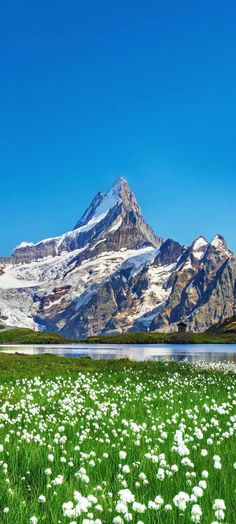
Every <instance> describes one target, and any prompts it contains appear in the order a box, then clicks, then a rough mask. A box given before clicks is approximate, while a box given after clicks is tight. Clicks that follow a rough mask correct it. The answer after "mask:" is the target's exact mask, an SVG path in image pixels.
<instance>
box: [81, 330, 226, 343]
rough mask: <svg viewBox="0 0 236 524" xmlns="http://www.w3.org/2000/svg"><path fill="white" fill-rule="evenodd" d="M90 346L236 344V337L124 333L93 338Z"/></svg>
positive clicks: (197, 334) (200, 334) (198, 334)
mask: <svg viewBox="0 0 236 524" xmlns="http://www.w3.org/2000/svg"><path fill="white" fill-rule="evenodd" d="M86 342H88V343H90V344H236V335H235V334H231V333H229V334H228V333H226V334H222V335H217V334H214V333H153V332H148V333H122V334H120V335H114V336H102V335H99V336H93V337H89V338H88V339H87V340H86Z"/></svg>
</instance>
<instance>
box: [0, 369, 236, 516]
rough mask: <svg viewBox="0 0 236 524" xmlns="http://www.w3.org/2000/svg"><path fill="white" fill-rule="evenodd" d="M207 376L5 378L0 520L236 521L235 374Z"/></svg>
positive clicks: (201, 372) (182, 372)
mask: <svg viewBox="0 0 236 524" xmlns="http://www.w3.org/2000/svg"><path fill="white" fill-rule="evenodd" d="M65 368H66V364H65ZM210 368H211V371H210V370H209V369H208V366H207V365H203V364H198V365H196V366H194V365H192V366H190V365H188V364H186V363H182V364H179V365H178V364H174V363H167V362H166V363H152V364H149V365H148V367H147V366H146V368H145V367H144V366H143V365H138V364H137V365H136V368H134V370H132V368H131V367H130V368H128V367H127V368H126V369H123V370H118V369H119V368H117V371H116V370H104V371H94V372H92V371H90V372H89V371H86V372H82V371H75V370H74V371H73V372H71V373H70V372H68V371H66V369H65V370H63V366H62V367H61V369H60V372H59V374H58V371H53V369H51V371H50V376H48V377H47V376H45V373H44V372H42V371H38V375H37V376H35V377H32V375H31V376H30V373H29V372H28V374H27V373H26V374H25V376H24V378H18V379H10V378H9V379H8V380H7V381H6V382H5V383H4V382H3V379H1V384H0V393H1V395H0V413H1V417H0V418H1V422H0V494H1V495H0V501H1V504H0V521H1V522H2V523H4V522H6V523H7V524H27V523H29V524H30V523H31V524H43V523H44V522H46V523H49V522H50V524H58V523H61V524H72V523H73V524H74V523H77V524H111V523H112V524H125V523H126V522H133V523H134V524H138V523H139V524H141V523H143V524H153V523H154V522H157V523H159V524H175V523H176V522H183V523H184V524H187V523H192V522H193V523H200V524H201V523H202V524H213V523H214V524H216V523H218V524H222V523H224V522H225V523H228V524H233V522H234V519H235V505H236V492H235V478H236V455H235V449H236V440H235V431H236V410H235V406H236V387H235V372H236V369H235V368H233V366H231V368H230V369H228V370H227V367H226V366H224V365H221V366H216V367H215V368H214V366H213V365H211V366H210ZM57 370H58V368H57ZM230 370H231V371H230ZM233 371H234V374H233ZM16 509H17V511H16Z"/></svg>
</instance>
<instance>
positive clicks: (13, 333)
mask: <svg viewBox="0 0 236 524" xmlns="http://www.w3.org/2000/svg"><path fill="white" fill-rule="evenodd" d="M70 342H74V341H73V340H70V339H68V338H65V337H62V336H61V335H60V334H58V333H47V332H43V331H33V330H32V329H28V328H13V329H9V330H7V331H0V344H68V343H70Z"/></svg>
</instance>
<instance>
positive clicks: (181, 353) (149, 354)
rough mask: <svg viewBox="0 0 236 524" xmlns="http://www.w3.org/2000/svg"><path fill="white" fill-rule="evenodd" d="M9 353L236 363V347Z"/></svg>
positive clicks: (22, 349) (49, 348)
mask: <svg viewBox="0 0 236 524" xmlns="http://www.w3.org/2000/svg"><path fill="white" fill-rule="evenodd" d="M1 350H3V351H4V352H6V353H16V352H17V353H24V354H26V355H38V354H40V355H42V354H45V353H52V354H54V355H58V356H62V357H72V358H80V357H90V358H93V359H101V358H107V359H117V358H122V357H129V358H131V359H133V360H163V359H164V360H173V359H174V360H176V361H181V360H184V359H187V360H188V361H189V362H192V361H194V360H204V361H207V362H222V361H227V362H235V363H236V344H161V345H158V344H152V345H144V344H132V345H128V344H127V345H126V344H125V345H115V344H114V345H113V344H109V345H108V344H93V345H91V344H89V345H85V344H84V345H83V344H76V345H60V346H59V345H55V346H54V345H37V346H28V345H27V346H2V347H1Z"/></svg>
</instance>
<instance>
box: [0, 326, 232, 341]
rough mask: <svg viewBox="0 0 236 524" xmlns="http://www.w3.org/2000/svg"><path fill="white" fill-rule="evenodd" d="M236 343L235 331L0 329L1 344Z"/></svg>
mask: <svg viewBox="0 0 236 524" xmlns="http://www.w3.org/2000/svg"><path fill="white" fill-rule="evenodd" d="M70 343H72V344H76V343H78V344H79V343H83V344H84V343H88V344H236V335H235V334H234V333H230V332H229V333H224V334H213V333H209V332H206V333H183V334H181V333H152V332H150V333H148V332H146V333H124V334H121V335H115V336H103V335H99V336H93V337H89V338H88V339H86V340H79V339H69V338H65V337H63V336H62V335H60V334H59V333H48V332H45V331H44V332H41V331H33V330H32V329H28V328H14V329H9V330H8V331H3V332H1V331H0V344H2V345H3V344H70Z"/></svg>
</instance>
